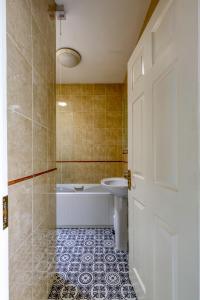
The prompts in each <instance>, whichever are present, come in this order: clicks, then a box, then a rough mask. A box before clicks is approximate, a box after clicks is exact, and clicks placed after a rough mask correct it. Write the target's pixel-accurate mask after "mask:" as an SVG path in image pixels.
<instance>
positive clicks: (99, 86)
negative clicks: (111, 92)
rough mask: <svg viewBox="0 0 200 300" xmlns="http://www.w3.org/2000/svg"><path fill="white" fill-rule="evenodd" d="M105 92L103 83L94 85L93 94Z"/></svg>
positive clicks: (103, 93)
mask: <svg viewBox="0 0 200 300" xmlns="http://www.w3.org/2000/svg"><path fill="white" fill-rule="evenodd" d="M105 93H106V88H105V84H95V85H94V95H105Z"/></svg>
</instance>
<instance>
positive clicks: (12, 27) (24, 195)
mask: <svg viewBox="0 0 200 300" xmlns="http://www.w3.org/2000/svg"><path fill="white" fill-rule="evenodd" d="M48 2H49V1H47V0H43V1H40V0H18V1H13V0H8V1H7V43H8V53H7V65H8V172H9V181H10V182H11V181H12V182H13V180H18V179H20V178H22V177H26V176H30V178H29V179H28V180H25V181H21V182H18V183H16V184H13V185H10V186H9V263H10V270H9V273H10V300H19V299H20V300H46V299H47V294H48V288H49V286H48V285H50V284H51V282H50V279H49V278H50V277H51V274H49V273H48V270H51V271H52V272H53V271H54V267H53V265H52V266H49V265H48V259H49V257H50V255H49V254H51V255H53V254H54V245H53V239H54V236H53V232H50V231H49V230H50V228H54V227H55V195H54V194H51V192H54V188H55V176H56V175H55V171H54V172H49V173H45V174H43V175H40V176H37V177H33V174H36V173H40V172H45V171H47V170H50V169H53V168H55V134H56V132H55V111H56V107H55V22H54V21H52V20H50V19H49V17H48V13H47V10H48ZM32 177H33V178H32ZM49 236H51V238H50V237H49ZM51 240H52V243H49V241H51ZM48 244H49V245H50V246H51V247H50V248H48V247H47V246H48Z"/></svg>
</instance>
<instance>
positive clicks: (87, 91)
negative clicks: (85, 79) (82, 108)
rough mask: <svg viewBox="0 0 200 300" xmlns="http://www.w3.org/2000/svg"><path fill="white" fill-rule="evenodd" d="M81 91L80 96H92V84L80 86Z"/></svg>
mask: <svg viewBox="0 0 200 300" xmlns="http://www.w3.org/2000/svg"><path fill="white" fill-rule="evenodd" d="M81 89H82V95H86V96H89V95H93V94H94V84H82V85H81Z"/></svg>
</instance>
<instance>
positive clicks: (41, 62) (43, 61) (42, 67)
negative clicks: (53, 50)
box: [32, 20, 48, 80]
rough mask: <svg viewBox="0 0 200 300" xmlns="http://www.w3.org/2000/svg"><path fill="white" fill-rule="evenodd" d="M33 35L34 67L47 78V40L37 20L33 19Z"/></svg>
mask: <svg viewBox="0 0 200 300" xmlns="http://www.w3.org/2000/svg"><path fill="white" fill-rule="evenodd" d="M32 35H33V68H34V69H36V70H37V72H38V73H39V74H40V75H41V76H42V77H43V78H44V79H45V80H47V65H48V61H47V48H48V47H46V41H45V40H44V38H43V35H42V34H41V32H40V30H39V28H38V26H37V25H36V23H35V21H34V20H32Z"/></svg>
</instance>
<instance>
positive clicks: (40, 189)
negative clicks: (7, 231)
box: [33, 174, 48, 231]
mask: <svg viewBox="0 0 200 300" xmlns="http://www.w3.org/2000/svg"><path fill="white" fill-rule="evenodd" d="M47 184H48V182H47V175H46V174H45V175H43V176H38V177H35V178H34V179H33V231H35V230H37V229H38V227H39V226H40V225H41V224H42V223H43V221H44V219H45V218H46V214H47V213H48V210H47V209H48V197H47V192H48V185H47Z"/></svg>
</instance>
